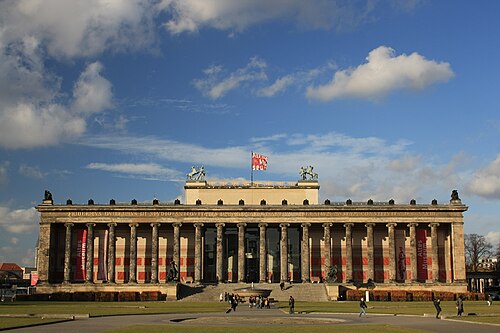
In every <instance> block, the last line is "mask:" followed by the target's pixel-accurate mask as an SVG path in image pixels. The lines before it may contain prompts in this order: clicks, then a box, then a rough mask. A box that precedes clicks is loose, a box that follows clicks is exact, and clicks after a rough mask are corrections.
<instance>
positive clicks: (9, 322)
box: [0, 318, 64, 329]
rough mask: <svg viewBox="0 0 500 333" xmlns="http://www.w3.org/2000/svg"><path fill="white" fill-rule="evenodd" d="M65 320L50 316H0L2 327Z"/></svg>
mask: <svg viewBox="0 0 500 333" xmlns="http://www.w3.org/2000/svg"><path fill="white" fill-rule="evenodd" d="M61 321H64V320H61V319H49V318H0V329H5V328H12V327H22V326H32V325H41V324H49V323H58V322H61Z"/></svg>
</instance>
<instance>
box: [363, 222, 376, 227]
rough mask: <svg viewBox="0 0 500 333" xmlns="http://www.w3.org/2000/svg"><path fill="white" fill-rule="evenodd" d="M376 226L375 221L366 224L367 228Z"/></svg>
mask: <svg viewBox="0 0 500 333" xmlns="http://www.w3.org/2000/svg"><path fill="white" fill-rule="evenodd" d="M374 226H375V223H373V222H370V223H366V224H365V227H367V228H373V227H374Z"/></svg>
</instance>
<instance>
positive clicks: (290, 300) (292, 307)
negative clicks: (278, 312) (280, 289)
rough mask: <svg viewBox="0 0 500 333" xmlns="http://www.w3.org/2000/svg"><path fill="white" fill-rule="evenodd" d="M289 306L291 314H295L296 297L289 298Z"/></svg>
mask: <svg viewBox="0 0 500 333" xmlns="http://www.w3.org/2000/svg"><path fill="white" fill-rule="evenodd" d="M288 306H289V307H290V314H293V313H294V312H295V299H294V298H293V297H292V296H290V299H289V300H288Z"/></svg>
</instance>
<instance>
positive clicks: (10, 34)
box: [0, 0, 158, 58]
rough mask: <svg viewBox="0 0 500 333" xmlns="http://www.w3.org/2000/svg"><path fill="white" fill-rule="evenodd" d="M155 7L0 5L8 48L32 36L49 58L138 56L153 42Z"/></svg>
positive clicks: (133, 3)
mask: <svg viewBox="0 0 500 333" xmlns="http://www.w3.org/2000/svg"><path fill="white" fill-rule="evenodd" d="M157 14H158V8H156V4H155V1H148V0H130V1H101V0H87V1H84V2H82V1H68V0H43V1H40V0H22V1H11V0H7V1H2V2H1V3H0V22H3V24H4V30H3V31H2V32H3V36H4V38H5V39H6V40H7V42H9V43H10V42H12V41H19V40H22V39H23V38H26V37H27V36H31V38H34V39H35V40H36V41H37V42H38V43H43V44H44V45H45V48H46V51H47V53H48V54H49V55H50V56H53V57H64V58H72V57H81V56H91V55H96V54H99V53H101V52H103V51H105V50H108V49H111V50H127V49H135V50H140V49H143V48H145V47H149V46H150V45H151V44H152V43H153V42H154V38H155V35H154V31H155V29H154V18H155V16H156V15H157Z"/></svg>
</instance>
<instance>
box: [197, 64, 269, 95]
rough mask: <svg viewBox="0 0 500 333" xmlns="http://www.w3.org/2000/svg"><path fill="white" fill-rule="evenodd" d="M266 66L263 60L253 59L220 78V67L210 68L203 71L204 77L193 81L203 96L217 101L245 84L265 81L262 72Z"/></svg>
mask: <svg viewBox="0 0 500 333" xmlns="http://www.w3.org/2000/svg"><path fill="white" fill-rule="evenodd" d="M266 66H267V65H266V63H265V62H264V61H263V60H261V59H259V58H257V57H253V58H251V59H250V61H249V63H248V64H247V65H246V66H245V67H243V68H239V69H237V70H236V71H234V72H232V73H229V75H227V76H225V77H222V78H221V77H220V74H221V73H222V71H223V69H222V67H221V66H211V67H209V68H207V69H206V70H205V71H204V74H205V76H206V77H205V78H204V79H197V80H195V81H194V85H195V87H196V88H198V89H199V90H200V91H201V92H202V93H203V94H204V95H206V96H208V97H210V98H212V99H218V98H220V97H222V96H224V95H225V94H226V93H228V92H229V91H231V90H234V89H236V88H238V87H239V86H240V85H241V84H243V83H245V82H250V81H259V80H266V79H267V76H266V73H265V72H264V70H265V68H266Z"/></svg>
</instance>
